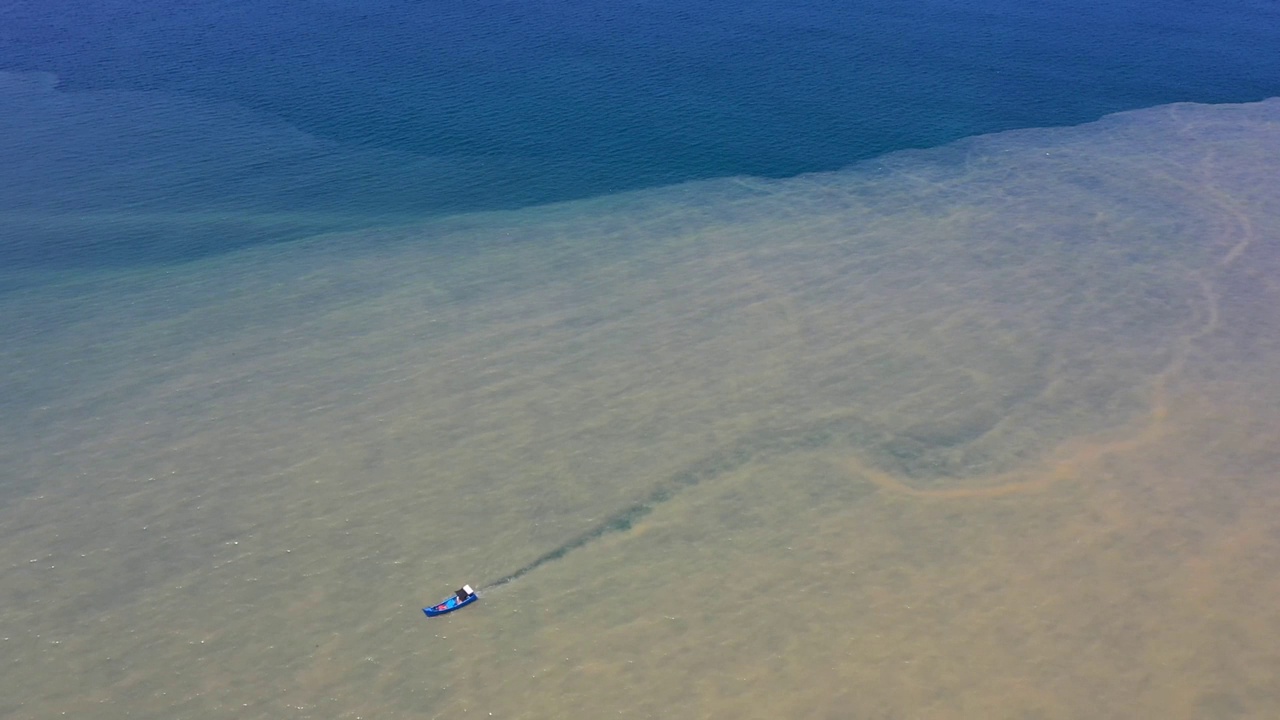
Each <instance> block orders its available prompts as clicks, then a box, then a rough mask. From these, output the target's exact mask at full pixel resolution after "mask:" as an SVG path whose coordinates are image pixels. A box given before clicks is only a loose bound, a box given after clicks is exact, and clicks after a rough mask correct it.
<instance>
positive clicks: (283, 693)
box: [0, 101, 1280, 718]
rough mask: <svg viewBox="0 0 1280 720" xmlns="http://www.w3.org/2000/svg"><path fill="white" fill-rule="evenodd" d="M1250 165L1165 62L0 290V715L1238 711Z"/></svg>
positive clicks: (1261, 146)
mask: <svg viewBox="0 0 1280 720" xmlns="http://www.w3.org/2000/svg"><path fill="white" fill-rule="evenodd" d="M1276 168H1280V104H1277V103H1276V102H1275V101H1270V102H1267V103H1262V104H1255V105H1247V106H1219V107H1205V106H1190V105H1180V106H1170V107H1166V108H1156V109H1152V110H1149V111H1142V112H1139V113H1129V114H1124V115H1121V116H1115V117H1112V118H1108V119H1106V120H1104V121H1102V122H1100V123H1096V124H1093V125H1088V126H1082V127H1080V128H1068V129H1049V130H1041V131H1020V132H1015V133H1007V134H1003V135H999V136H993V137H989V138H978V139H974V140H972V141H968V142H966V143H961V144H958V145H956V146H950V147H947V148H942V149H938V150H933V151H927V152H919V153H905V154H900V155H894V156H890V157H888V158H884V159H883V160H881V161H878V162H874V163H869V164H866V165H863V166H859V167H856V168H853V169H850V170H849V171H846V172H843V173H835V174H830V175H820V176H810V177H803V178H797V179H793V180H787V181H761V180H755V179H746V178H740V179H730V180H724V181H717V182H712V183H698V184H691V185H685V186H676V187H672V188H666V189H662V190H657V191H648V192H644V193H637V194H633V195H627V196H619V197H611V198H602V199H599V200H594V201H588V202H581V203H572V204H569V205H564V206H554V207H547V208H541V209H534V210H528V211H522V212H519V213H510V214H498V215H492V216H482V217H466V218H455V219H451V220H447V221H442V222H440V223H437V224H434V225H430V226H425V227H419V228H409V229H391V230H379V231H369V232H368V233H362V234H355V235H343V236H333V237H325V238H317V239H315V240H314V241H311V242H308V243H297V244H293V245H286V246H280V247H277V248H267V249H256V250H251V251H245V252H242V253H237V254H234V255H229V256H225V257H222V258H219V259H214V260H208V261H204V262H201V263H196V264H191V265H187V266H181V267H174V268H165V269H146V270H136V271H123V270H117V271H110V272H105V271H104V272H102V273H98V274H96V275H74V276H72V275H67V276H60V277H54V278H50V279H49V281H48V282H47V283H46V284H44V285H43V286H39V287H35V286H28V287H27V289H25V290H21V291H14V292H10V293H9V294H8V295H7V296H5V297H4V298H3V299H2V300H0V302H3V304H4V305H5V307H4V309H3V312H4V313H5V316H6V317H12V318H17V319H18V320H17V321H15V322H14V323H13V324H12V327H10V329H8V330H7V331H6V334H7V337H6V342H5V343H4V347H3V349H2V350H0V362H3V363H4V367H5V369H6V376H7V377H9V378H11V379H13V382H12V383H10V389H9V390H8V391H7V398H6V412H5V413H4V415H5V420H4V421H3V426H2V428H0V432H2V434H0V462H3V464H4V466H5V467H6V468H10V470H9V471H8V472H7V473H6V474H8V475H9V478H8V479H6V482H5V485H4V488H5V490H4V505H3V508H2V509H0V534H2V535H3V538H4V543H3V548H4V563H3V565H2V569H0V587H2V588H3V591H2V592H3V598H2V599H3V601H4V602H3V604H2V606H0V607H3V610H0V637H3V638H4V640H2V641H0V642H2V643H3V646H4V647H5V652H4V653H3V657H5V658H8V660H7V661H6V662H7V663H8V666H7V667H6V670H5V673H4V675H3V680H0V697H3V698H4V700H3V701H0V714H5V715H8V716H12V717H15V718H36V717H41V718H43V717H50V716H57V715H58V714H59V713H61V712H66V713H67V714H68V715H69V716H72V715H74V716H92V717H97V718H110V717H126V716H127V717H166V718H168V717H192V718H204V717H286V716H287V717H344V718H354V717H366V718H371V717H380V718H385V717H445V716H449V717H459V716H469V715H473V714H478V715H479V716H480V717H488V713H492V714H493V716H494V717H527V718H543V717H547V718H551V717H564V716H566V715H569V714H571V713H572V714H574V715H575V716H581V717H615V716H616V717H715V718H720V717H723V718H740V717H765V716H776V715H779V714H785V715H787V716H793V717H817V718H825V717H831V718H847V717H856V718H915V717H929V718H966V717H975V718H1005V717H1007V718H1085V717H1088V718H1107V717H1116V718H1130V717H1170V718H1178V717H1185V718H1202V717H1222V718H1234V717H1257V718H1263V717H1273V716H1275V715H1276V714H1277V713H1280V691H1277V690H1276V688H1277V687H1280V683H1277V682H1276V678H1277V677H1280V652H1277V651H1276V650H1275V648H1276V647H1280V611H1277V610H1276V609H1275V608H1276V605H1275V603H1274V602H1272V599H1273V598H1274V597H1276V596H1277V591H1280V552H1278V551H1280V520H1277V518H1280V513H1277V510H1278V509H1280V508H1278V507H1277V505H1278V504H1280V492H1277V489H1278V486H1277V484H1276V482H1277V477H1280V473H1278V472H1277V471H1280V451H1278V450H1277V449H1276V448H1277V447H1280V445H1277V444H1276V443H1275V442H1274V440H1275V431H1274V428H1276V427H1280V373H1277V371H1276V370H1275V368H1277V367H1280V312H1278V310H1280V283H1277V281H1276V279H1275V278H1277V277H1280V253H1278V252H1277V239H1278V238H1280V193H1277V191H1276V189H1275V187H1274V183H1273V182H1271V178H1273V177H1274V175H1275V172H1276ZM463 582H470V583H471V584H473V585H476V586H477V587H481V588H482V592H483V594H484V599H483V601H482V602H481V603H479V604H478V605H476V606H475V607H474V608H471V609H468V610H467V611H465V612H460V613H458V614H456V615H453V616H450V617H449V618H446V619H440V620H434V621H427V620H424V619H423V618H422V616H421V613H420V611H419V607H420V606H421V605H423V604H427V603H429V602H433V601H435V600H437V599H438V598H439V597H440V596H443V595H444V594H445V593H447V592H448V591H449V590H450V589H452V588H453V587H456V586H457V585H459V584H461V583H463Z"/></svg>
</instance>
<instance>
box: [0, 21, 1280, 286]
mask: <svg viewBox="0 0 1280 720" xmlns="http://www.w3.org/2000/svg"><path fill="white" fill-rule="evenodd" d="M0 70H8V71H23V72H26V71H43V72H50V73H54V74H56V75H57V76H58V78H59V80H60V84H59V85H58V91H57V92H58V93H60V94H61V95H63V96H65V97H64V98H63V99H64V100H66V102H61V101H60V102H58V103H50V102H46V101H45V100H40V99H38V98H37V99H36V100H32V98H31V97H28V96H26V95H20V94H19V95H13V94H9V95H3V96H0V111H3V112H4V113H5V115H7V116H8V117H7V118H4V119H0V122H3V123H7V125H5V127H4V128H3V129H4V130H5V131H6V134H7V139H6V140H4V141H0V161H3V162H4V166H3V167H0V191H3V195H0V211H8V212H14V211H22V212H27V211H31V210H33V209H34V210H35V211H36V212H35V216H39V217H47V216H49V215H50V214H58V215H59V222H61V223H62V224H57V223H55V224H54V225H56V227H54V226H53V225H50V224H49V223H48V222H45V221H43V220H41V221H39V222H34V223H30V222H28V223H27V224H25V225H24V224H21V223H19V224H16V225H15V224H10V226H9V229H8V230H7V231H4V230H0V258H2V259H5V260H7V261H9V262H15V261H20V262H33V263H47V262H56V263H65V262H75V261H77V260H90V261H93V262H101V261H104V259H110V258H119V257H129V258H132V259H137V258H140V257H142V256H144V255H151V256H154V257H155V258H159V259H180V258H181V257H186V256H191V255H199V254H205V253H208V252H216V251H218V250H222V249H226V248H230V247H236V246H240V245H245V244H252V243H256V242H269V241H276V240H279V239H282V238H288V237H296V236H299V235H304V234H309V233H312V232H316V231H319V230H323V229H327V228H346V227H349V226H353V225H360V224H361V223H362V222H376V221H378V220H379V219H384V218H403V217H415V216H428V215H435V214H440V213H450V212H458V211H469V210H483V209H493V208H513V207H520V206H524V205H528V204H533V203H543V202H550V201H557V200H566V199H572V198H579V197H585V196H593V195H601V194H607V193H613V192H617V191H621V190H627V189H634V188H640V187H646V186H653V185H660V184H667V183H673V182H678V181H682V180H690V179H700V178H709V177H717V176H725V175H739V174H750V175H761V176H771V177H781V176H789V175H794V174H798V173H803V172H808V171H817V170H830V169H835V168H839V167H842V166H845V165H848V164H850V163H852V162H855V161H857V160H861V159H865V158H869V157H873V156H876V155H879V154H882V153H885V152H889V151H892V150H897V149H902V148H915V147H929V146H934V145H939V144H942V143H945V142H947V141H950V140H954V139H957V138H961V137H965V136H969V135H975V134H981V133H988V132H993V131H999V130H1005V129H1010V128H1018V127H1032V126H1047V125H1065V124H1074V123H1080V122H1086V121H1089V120H1093V119H1096V118H1098V117H1100V116H1102V115H1104V114H1107V113H1110V112H1115V111H1119V110H1125V109H1133V108H1138V107H1147V106H1151V105H1157V104H1162V103H1167V102H1174V101H1199V102H1210V103H1219V102H1240V101H1249V100H1257V99H1261V98H1264V97H1269V96H1273V95H1280V3H1276V2H1275V1H1274V0H1219V1H1218V2H1213V3H1206V2H1197V1H1191V0H1161V1H1159V2H1157V1H1156V0H1110V1H1108V2H1097V1H1095V0H1036V1H1035V2H1029V1H1028V0H973V1H971V2H962V1H960V0H918V1H916V2H901V1H898V2H895V1H893V0H864V1H861V2H850V1H847V0H845V1H841V0H736V1H735V2H727V1H726V0H718V1H712V0H649V1H643V2H607V1H604V0H592V1H590V2H588V1H585V0H560V1H557V2H547V1H546V0H509V1H508V0H475V1H472V2H465V3H459V2H441V1H436V0H422V1H414V0H363V1H361V2H354V1H349V2H339V1H338V0H324V1H311V2H308V1H305V0H225V1H223V2H216V3H212V2H202V1H197V0H181V1H180V0H19V1H18V2H11V3H8V4H7V5H6V7H5V8H4V9H0ZM122 90H128V91H144V92H145V93H146V94H143V95H119V94H108V95H106V96H103V95H101V94H100V93H99V94H94V91H122ZM88 98H93V101H92V102H88V101H87V100H86V101H85V102H81V101H80V99H88ZM228 103H230V104H228ZM193 117H196V118H200V119H199V121H198V122H197V121H195V120H192V119H191V118H193ZM166 118H168V119H166ZM139 128H144V129H143V130H140V129H139ZM293 129H297V130H300V131H303V132H305V133H308V134H310V135H312V136H314V137H315V138H316V139H318V140H320V141H322V143H323V144H322V145H320V146H309V145H306V144H305V143H302V142H301V141H299V140H298V138H296V137H292V136H290V135H289V133H290V132H292V130H293ZM160 146H165V147H164V148H161V147H160ZM139 157H141V158H143V160H137V158H139ZM192 158H194V160H193V159H192ZM134 160H137V161H136V162H135V161H134ZM182 163H185V164H182ZM121 167H127V168H132V169H133V172H132V173H127V172H122V171H120V170H119V168H121ZM122 209H123V210H127V211H128V212H133V213H137V215H136V217H135V219H133V220H121V219H120V217H119V216H118V215H116V216H114V217H115V219H114V220H113V221H112V222H113V223H114V224H113V225H111V226H110V227H104V228H100V229H93V228H92V227H91V226H92V218H93V217H99V216H102V215H104V214H105V215H111V214H112V213H115V212H116V211H117V210H122ZM210 210H216V211H217V212H220V213H224V214H228V213H231V214H233V213H236V212H244V213H248V214H255V215H254V217H260V216H264V215H270V214H272V213H275V214H276V215H279V214H282V213H283V214H287V215H289V216H290V217H291V218H292V219H291V220H289V221H276V220H273V221H272V222H271V223H267V225H264V224H263V223H261V222H257V221H251V220H244V219H243V218H242V219H239V220H235V221H231V220H225V221H216V220H212V221H210V222H209V223H208V224H206V225H201V224H200V223H199V222H194V221H187V222H185V224H182V229H181V231H180V232H178V231H175V230H174V229H173V228H172V227H168V226H166V224H165V223H166V222H169V220H164V219H163V217H168V218H170V220H172V214H173V213H199V212H206V211H210ZM144 211H145V212H144ZM76 213H84V217H85V218H88V220H86V221H84V222H80V223H74V222H69V221H68V222H62V219H63V218H65V217H68V216H74V215H75V214H76ZM94 213H96V214H97V215H94ZM146 213H150V214H149V215H148V214H146ZM308 214H310V215H311V217H310V218H309V219H308V218H307V217H303V216H307V215H308ZM30 215H31V214H30V213H28V217H29V216H30ZM162 216H163V217H162ZM273 217H275V216H273ZM143 218H146V219H145V220H144V219H143ZM220 222H221V224H220ZM180 224H181V223H180ZM143 225H145V227H142V226H143ZM196 226H200V227H196ZM140 248H145V250H143V249H140Z"/></svg>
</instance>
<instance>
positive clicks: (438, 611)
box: [422, 593, 480, 617]
mask: <svg viewBox="0 0 1280 720" xmlns="http://www.w3.org/2000/svg"><path fill="white" fill-rule="evenodd" d="M479 599H480V596H479V595H476V594H474V593H473V594H471V595H469V596H468V597H467V599H466V600H459V599H458V596H457V595H453V596H450V597H449V599H447V600H445V601H443V602H441V603H439V604H436V605H432V606H431V607H424V608H422V612H424V613H426V614H427V617H436V616H437V615H448V614H449V613H451V612H453V611H454V610H458V609H461V608H464V607H466V606H468V605H470V604H471V603H473V602H475V601H477V600H479Z"/></svg>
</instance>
